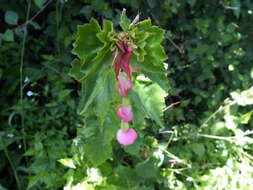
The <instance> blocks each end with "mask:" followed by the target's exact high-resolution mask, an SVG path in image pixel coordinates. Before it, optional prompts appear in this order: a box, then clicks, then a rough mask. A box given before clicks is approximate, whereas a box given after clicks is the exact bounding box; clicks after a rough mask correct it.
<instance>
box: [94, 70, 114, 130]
mask: <svg viewBox="0 0 253 190" xmlns="http://www.w3.org/2000/svg"><path fill="white" fill-rule="evenodd" d="M115 83H116V79H115V75H114V72H113V70H109V71H108V74H107V75H106V78H105V81H104V85H103V88H101V90H100V92H99V93H98V95H97V97H96V110H97V115H98V118H99V120H100V125H101V126H103V124H104V121H105V117H106V115H107V114H108V111H110V109H113V108H112V106H111V102H112V100H113V97H114V96H115V95H116V94H117V91H116V89H115V86H116V85H115ZM101 108H102V109H101Z"/></svg>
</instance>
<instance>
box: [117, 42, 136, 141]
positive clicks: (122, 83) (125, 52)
mask: <svg viewBox="0 0 253 190" xmlns="http://www.w3.org/2000/svg"><path fill="white" fill-rule="evenodd" d="M116 45H117V48H118V51H119V52H120V55H119V56H117V57H116V59H115V62H114V71H115V75H116V78H117V81H118V84H117V87H118V92H119V94H120V95H121V96H122V98H123V101H122V102H128V101H124V98H125V99H127V98H128V96H127V95H128V91H129V90H131V89H132V86H133V85H132V82H131V78H132V72H134V71H133V69H132V68H131V65H130V59H131V55H132V51H133V48H132V47H130V46H128V43H127V41H122V42H121V43H116ZM113 56H115V52H113ZM121 71H123V72H121ZM124 73H125V74H126V76H127V77H125V76H124ZM117 115H118V117H119V118H120V120H121V129H119V130H118V132H117V135H116V138H117V140H118V142H119V143H120V144H122V145H124V146H128V145H131V144H133V143H134V142H135V140H136V139H137V137H138V135H137V133H136V131H135V130H134V129H132V128H129V125H128V122H130V121H132V120H133V112H132V108H131V106H130V105H121V106H120V107H119V108H118V110H117Z"/></svg>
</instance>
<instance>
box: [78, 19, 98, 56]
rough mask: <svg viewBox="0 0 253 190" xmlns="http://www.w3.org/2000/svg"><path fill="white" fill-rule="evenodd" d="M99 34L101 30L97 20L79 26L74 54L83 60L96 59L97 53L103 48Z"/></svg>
mask: <svg viewBox="0 0 253 190" xmlns="http://www.w3.org/2000/svg"><path fill="white" fill-rule="evenodd" d="M99 32H101V28H100V26H99V24H98V22H97V20H95V19H91V21H90V23H89V24H84V25H82V26H78V29H77V40H76V41H75V43H74V49H73V53H75V54H76V55H77V56H78V57H79V58H81V59H86V58H87V57H95V55H96V53H97V51H98V50H100V49H101V48H102V47H103V43H102V42H101V41H100V40H99V39H98V38H97V33H99Z"/></svg>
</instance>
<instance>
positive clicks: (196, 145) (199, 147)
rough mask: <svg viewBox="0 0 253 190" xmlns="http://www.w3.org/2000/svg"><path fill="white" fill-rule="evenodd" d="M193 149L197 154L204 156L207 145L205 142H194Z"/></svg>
mask: <svg viewBox="0 0 253 190" xmlns="http://www.w3.org/2000/svg"><path fill="white" fill-rule="evenodd" d="M190 146H191V149H192V151H193V152H194V153H195V154H197V155H198V156H199V157H200V158H202V157H203V156H204V154H205V146H204V145H203V144H200V143H194V144H191V145H190Z"/></svg>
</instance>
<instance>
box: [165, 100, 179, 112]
mask: <svg viewBox="0 0 253 190" xmlns="http://www.w3.org/2000/svg"><path fill="white" fill-rule="evenodd" d="M180 103H181V101H178V102H174V103H172V104H170V105H168V106H167V107H166V108H164V109H163V111H166V110H168V109H170V108H171V107H173V106H175V105H177V104H180Z"/></svg>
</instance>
